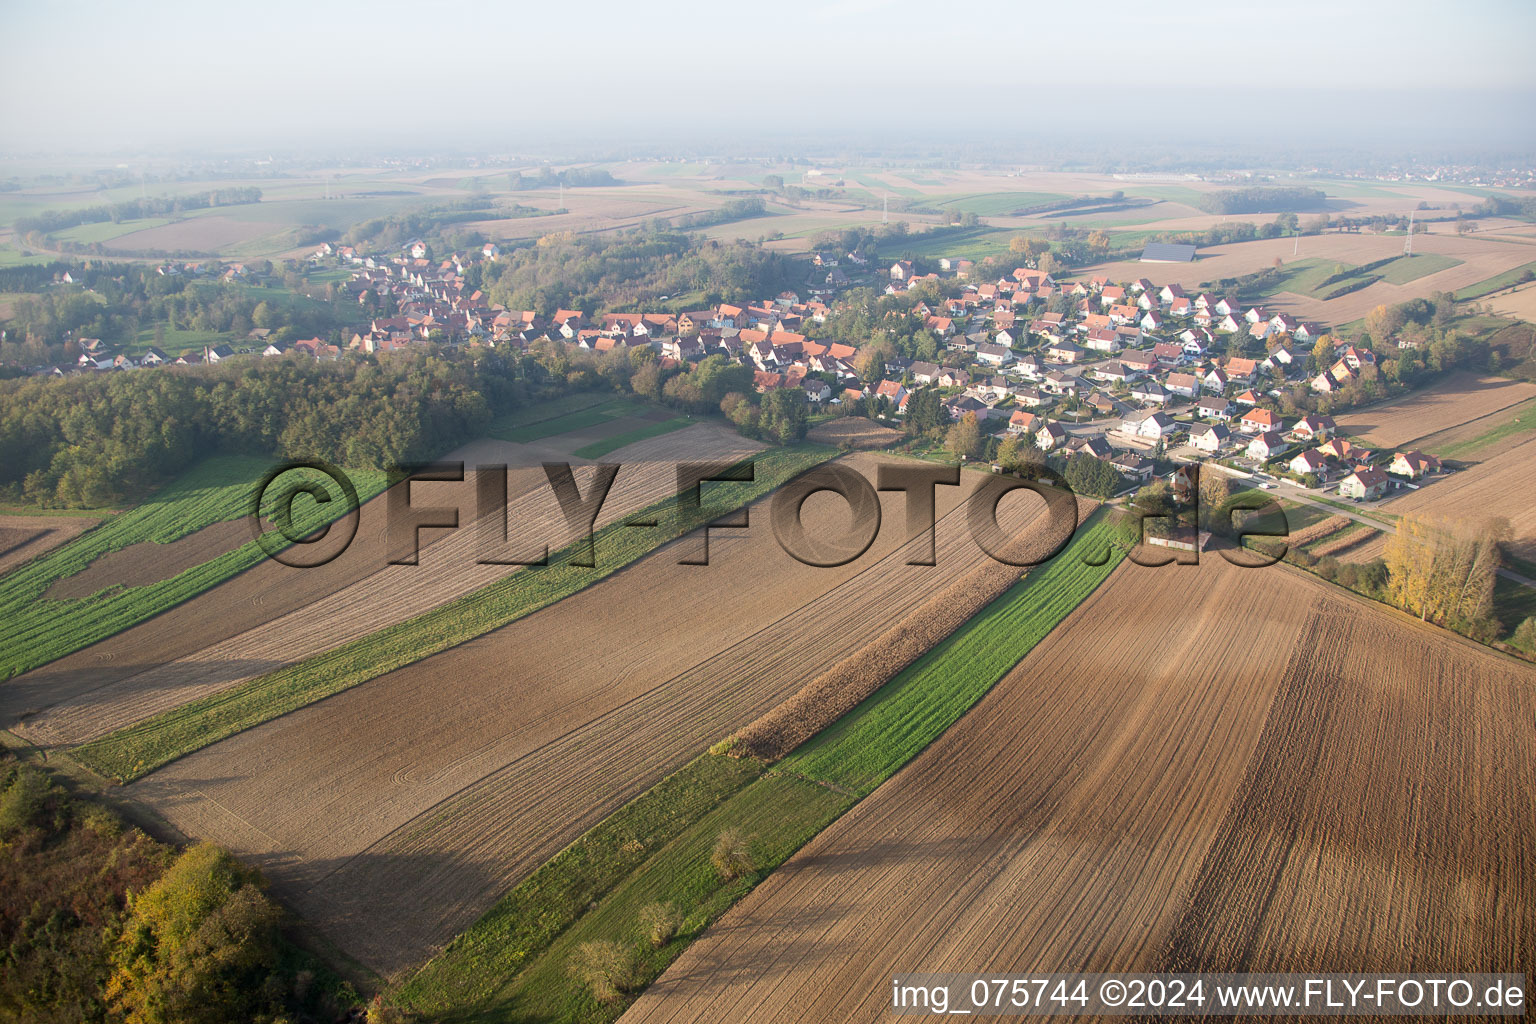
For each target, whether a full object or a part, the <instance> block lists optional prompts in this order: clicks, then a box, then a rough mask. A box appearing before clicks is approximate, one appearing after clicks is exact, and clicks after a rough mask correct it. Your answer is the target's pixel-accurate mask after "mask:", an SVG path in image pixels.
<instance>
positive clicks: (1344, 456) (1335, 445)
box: [1315, 437, 1369, 462]
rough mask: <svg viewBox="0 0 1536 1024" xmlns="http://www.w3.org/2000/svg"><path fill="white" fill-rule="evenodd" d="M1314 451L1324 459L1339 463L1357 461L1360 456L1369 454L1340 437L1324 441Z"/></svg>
mask: <svg viewBox="0 0 1536 1024" xmlns="http://www.w3.org/2000/svg"><path fill="white" fill-rule="evenodd" d="M1315 450H1316V451H1317V453H1318V454H1319V455H1321V456H1323V457H1324V458H1327V459H1338V460H1339V461H1340V462H1353V461H1358V460H1359V459H1360V457H1361V456H1362V455H1368V454H1369V453H1368V452H1366V451H1365V450H1364V449H1362V448H1358V447H1356V446H1355V445H1354V444H1352V443H1350V442H1349V441H1347V440H1345V439H1344V438H1342V437H1335V438H1333V439H1332V440H1330V441H1325V442H1323V443H1322V444H1320V445H1318V446H1317V448H1316V449H1315Z"/></svg>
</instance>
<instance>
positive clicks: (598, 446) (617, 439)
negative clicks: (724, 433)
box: [571, 416, 697, 459]
mask: <svg viewBox="0 0 1536 1024" xmlns="http://www.w3.org/2000/svg"><path fill="white" fill-rule="evenodd" d="M695 422H697V421H696V420H694V419H693V417H691V416H674V417H672V418H671V419H668V420H661V421H660V422H658V423H647V424H645V425H644V426H641V427H636V428H635V429H633V430H626V431H625V432H624V433H622V434H615V435H614V436H612V437H605V438H603V439H602V440H601V441H593V442H592V443H591V444H589V445H583V446H582V447H580V448H577V449H576V450H575V451H574V452H572V453H571V454H572V455H574V456H576V457H577V458H578V459H600V458H602V457H603V456H604V455H607V454H608V453H609V452H615V451H618V450H619V449H620V448H623V447H624V446H625V445H629V444H634V443H635V442H636V441H645V440H648V439H650V438H653V437H660V436H661V435H662V434H670V433H672V431H674V430H682V429H683V428H684V427H691V426H693V424H694V423H695Z"/></svg>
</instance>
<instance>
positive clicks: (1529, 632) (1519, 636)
mask: <svg viewBox="0 0 1536 1024" xmlns="http://www.w3.org/2000/svg"><path fill="white" fill-rule="evenodd" d="M1513 640H1514V644H1515V646H1516V647H1521V648H1524V649H1525V650H1527V651H1532V652H1536V615H1533V616H1531V617H1530V618H1528V619H1526V620H1525V621H1524V622H1522V623H1520V625H1519V626H1517V627H1515V635H1514V637H1513Z"/></svg>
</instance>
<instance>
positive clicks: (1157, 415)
mask: <svg viewBox="0 0 1536 1024" xmlns="http://www.w3.org/2000/svg"><path fill="white" fill-rule="evenodd" d="M1178 429H1179V425H1178V424H1177V423H1176V422H1175V421H1174V419H1173V417H1172V416H1169V415H1168V414H1167V413H1165V412H1161V411H1158V412H1152V413H1145V412H1143V413H1137V414H1135V415H1132V416H1127V417H1126V418H1125V419H1123V420H1121V421H1120V430H1121V431H1122V432H1123V433H1126V434H1130V435H1132V436H1134V437H1150V438H1164V437H1168V436H1169V435H1171V434H1173V433H1174V432H1175V431H1176V430H1178Z"/></svg>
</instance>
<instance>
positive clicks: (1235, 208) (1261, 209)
mask: <svg viewBox="0 0 1536 1024" xmlns="http://www.w3.org/2000/svg"><path fill="white" fill-rule="evenodd" d="M1327 199H1328V197H1327V195H1325V194H1324V193H1323V192H1322V191H1321V190H1319V189H1315V188H1292V187H1283V186H1280V187H1277V186H1262V185H1261V186H1254V187H1252V188H1224V189H1218V190H1216V191H1212V192H1206V193H1204V194H1203V195H1201V196H1200V198H1198V199H1196V200H1195V203H1194V205H1195V206H1196V207H1198V208H1199V209H1201V210H1204V211H1205V212H1206V213H1220V214H1233V213H1281V212H1292V211H1297V210H1321V209H1324V203H1325V202H1326V201H1327Z"/></svg>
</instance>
